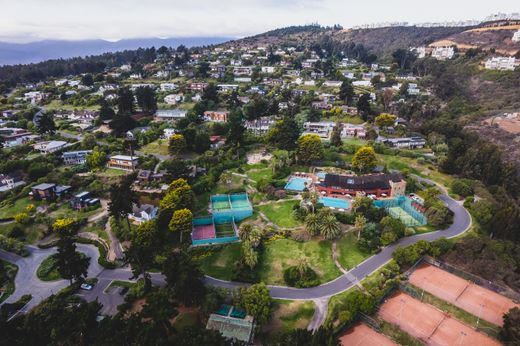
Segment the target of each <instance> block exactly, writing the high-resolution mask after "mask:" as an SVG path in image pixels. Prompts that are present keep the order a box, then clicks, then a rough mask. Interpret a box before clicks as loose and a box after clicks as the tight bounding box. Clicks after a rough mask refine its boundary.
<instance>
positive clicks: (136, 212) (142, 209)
mask: <svg viewBox="0 0 520 346" xmlns="http://www.w3.org/2000/svg"><path fill="white" fill-rule="evenodd" d="M158 211H159V208H157V207H156V206H153V205H151V204H142V205H140V206H137V205H135V204H134V207H133V210H132V213H130V214H128V218H129V219H130V220H132V221H133V222H134V223H136V224H138V225H139V224H141V223H143V222H146V221H150V220H153V219H155V218H156V217H157V212H158Z"/></svg>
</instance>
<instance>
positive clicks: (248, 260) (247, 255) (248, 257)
mask: <svg viewBox="0 0 520 346" xmlns="http://www.w3.org/2000/svg"><path fill="white" fill-rule="evenodd" d="M242 259H243V260H244V263H245V264H246V265H247V266H248V267H249V268H251V269H253V268H254V267H255V266H256V265H257V264H258V252H256V251H255V250H254V249H253V248H252V247H251V243H249V242H248V241H245V242H243V243H242Z"/></svg>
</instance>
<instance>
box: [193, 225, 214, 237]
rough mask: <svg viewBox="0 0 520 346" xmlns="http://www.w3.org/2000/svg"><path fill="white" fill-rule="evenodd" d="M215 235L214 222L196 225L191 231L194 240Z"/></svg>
mask: <svg viewBox="0 0 520 346" xmlns="http://www.w3.org/2000/svg"><path fill="white" fill-rule="evenodd" d="M215 237H216V232H215V225H213V224H211V225H199V226H194V227H193V231H192V233H191V239H193V240H202V239H212V238H215Z"/></svg>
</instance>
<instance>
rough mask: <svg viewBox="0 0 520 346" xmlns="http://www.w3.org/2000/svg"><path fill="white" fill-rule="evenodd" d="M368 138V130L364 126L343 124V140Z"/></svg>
mask: <svg viewBox="0 0 520 346" xmlns="http://www.w3.org/2000/svg"><path fill="white" fill-rule="evenodd" d="M366 136H367V133H366V130H365V128H364V127H363V125H353V124H348V123H347V124H343V128H342V130H341V137H342V138H352V137H357V138H365V137H366Z"/></svg>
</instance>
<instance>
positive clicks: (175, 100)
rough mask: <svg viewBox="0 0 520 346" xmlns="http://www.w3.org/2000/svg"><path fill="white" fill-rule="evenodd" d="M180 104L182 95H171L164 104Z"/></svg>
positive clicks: (167, 96)
mask: <svg viewBox="0 0 520 346" xmlns="http://www.w3.org/2000/svg"><path fill="white" fill-rule="evenodd" d="M179 102H182V95H180V94H170V95H166V96H165V97H164V103H166V104H169V105H176V104H177V103H179Z"/></svg>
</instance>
